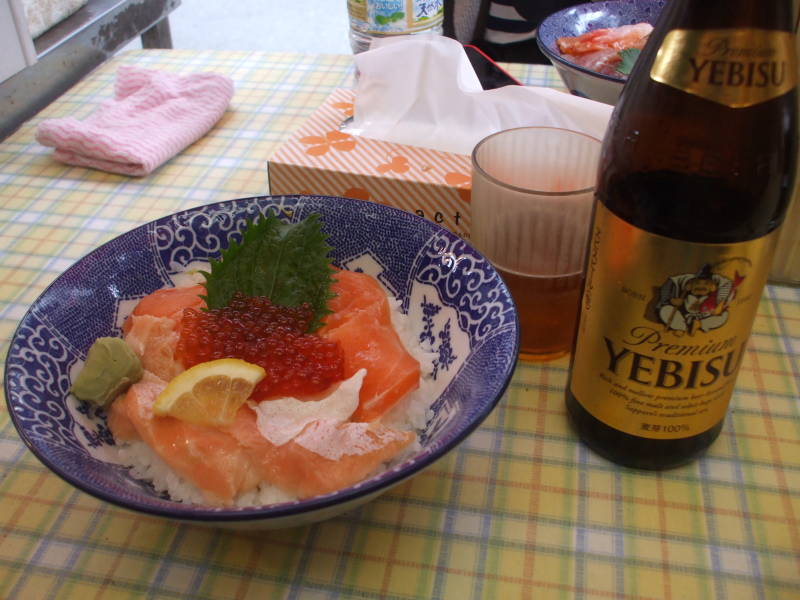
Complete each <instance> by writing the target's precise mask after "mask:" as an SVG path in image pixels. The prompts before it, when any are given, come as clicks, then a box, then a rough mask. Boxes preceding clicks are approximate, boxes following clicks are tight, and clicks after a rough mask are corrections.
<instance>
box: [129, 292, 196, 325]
mask: <svg viewBox="0 0 800 600" xmlns="http://www.w3.org/2000/svg"><path fill="white" fill-rule="evenodd" d="M205 293H206V288H205V286H203V285H199V284H198V285H191V286H186V287H175V288H162V289H160V290H156V291H155V292H153V293H151V294H148V295H147V296H145V297H144V298H142V299H141V300H139V303H138V304H137V305H136V307H135V308H134V309H133V315H134V316H137V317H138V316H142V315H150V316H151V317H166V318H169V319H172V320H173V321H176V322H180V320H181V317H182V316H183V310H184V309H185V308H195V309H198V310H199V309H201V308H205V306H206V302H205V300H203V299H202V298H201V297H200V296H201V295H202V294H205ZM129 320H130V319H128V321H129ZM128 321H125V325H124V326H123V331H126V332H127V330H128V328H129V327H130V325H129V324H128Z"/></svg>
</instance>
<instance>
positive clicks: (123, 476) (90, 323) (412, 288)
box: [5, 196, 518, 528]
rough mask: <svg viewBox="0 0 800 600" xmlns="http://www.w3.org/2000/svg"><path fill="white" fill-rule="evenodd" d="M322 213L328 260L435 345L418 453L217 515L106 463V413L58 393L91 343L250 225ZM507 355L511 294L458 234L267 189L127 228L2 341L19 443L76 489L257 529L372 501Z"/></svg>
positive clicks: (498, 376) (436, 444)
mask: <svg viewBox="0 0 800 600" xmlns="http://www.w3.org/2000/svg"><path fill="white" fill-rule="evenodd" d="M268 213H273V214H276V215H278V216H279V217H280V218H281V219H283V220H285V221H290V222H295V221H299V220H302V219H303V218H305V217H306V216H308V215H309V214H311V213H319V214H320V215H321V216H322V221H323V223H324V230H325V231H326V233H328V234H329V236H330V237H329V243H330V244H331V245H332V246H333V247H334V248H335V250H334V251H333V253H332V256H333V260H334V263H335V264H336V265H337V266H339V267H341V268H344V269H350V270H361V271H364V272H367V273H369V274H370V275H373V276H374V277H376V278H377V279H378V280H379V281H380V282H381V283H382V284H383V285H384V287H385V288H386V289H387V290H388V291H389V292H391V293H392V294H394V295H395V296H396V297H397V298H398V299H399V300H401V302H402V310H403V311H404V312H406V313H407V314H408V315H409V316H410V317H411V321H412V323H413V324H414V332H415V334H416V335H418V336H419V339H420V340H421V341H427V342H428V343H430V344H431V345H432V346H433V348H434V350H435V352H436V359H435V360H434V361H433V369H432V372H431V373H429V375H430V376H431V377H432V378H433V380H434V382H435V391H436V394H437V399H436V401H435V403H434V404H433V407H432V409H433V416H432V417H431V418H430V419H429V420H428V423H427V427H426V429H425V431H424V433H423V435H422V436H421V444H422V450H421V451H420V452H419V453H418V454H417V455H415V456H413V457H411V458H409V459H407V460H406V461H405V462H403V463H402V464H400V465H398V466H396V467H394V468H392V469H390V470H388V471H386V472H384V473H381V474H380V475H377V476H375V477H373V478H370V479H368V480H366V481H363V482H361V483H359V484H358V485H356V486H353V487H350V488H347V489H344V490H340V491H338V492H335V493H333V494H328V495H325V496H320V497H317V498H313V499H309V500H304V501H297V502H288V503H283V504H277V505H271V506H266V507H249V508H230V509H227V508H226V509H217V508H209V507H201V506H194V505H188V504H181V503H176V502H172V501H170V500H168V499H166V498H164V497H162V496H160V495H159V494H157V493H156V492H155V491H154V490H153V488H152V487H151V486H149V485H148V484H146V483H143V482H141V481H138V480H136V479H134V478H133V477H132V476H131V475H130V474H129V472H128V469H127V468H125V467H123V466H121V465H118V464H115V463H114V461H113V460H112V458H111V457H112V456H113V449H114V448H113V445H114V441H113V438H112V437H111V435H110V432H109V430H108V428H107V425H106V421H105V415H104V413H103V411H100V410H96V409H92V408H89V407H88V406H87V405H85V404H83V403H81V402H79V401H77V400H76V399H75V398H74V397H73V396H71V395H70V393H69V388H70V382H71V380H72V377H73V376H74V375H75V374H76V373H77V371H78V369H79V368H80V366H81V365H82V364H83V361H84V359H85V357H86V353H87V351H88V349H89V346H90V345H91V343H92V342H93V341H94V339H95V338H97V337H99V336H107V335H121V325H122V322H123V321H124V318H125V316H127V314H128V312H129V311H130V309H131V307H132V305H133V304H134V303H135V301H136V299H138V298H141V297H142V296H144V295H145V294H147V293H149V292H151V291H153V290H155V289H157V288H160V287H163V286H165V285H170V284H171V281H172V276H173V275H175V274H176V273H177V272H179V271H181V270H182V269H183V267H184V266H185V265H187V264H188V263H190V262H191V261H195V260H205V259H208V258H209V257H217V256H219V253H220V251H221V250H222V249H223V248H225V247H227V245H228V243H229V240H230V239H238V236H239V232H240V231H241V230H242V229H243V228H244V225H245V223H246V221H247V219H253V218H256V217H258V216H259V215H265V214H268ZM517 352H518V320H517V314H516V309H515V307H514V304H513V301H512V299H511V296H510V294H509V292H508V290H507V288H506V286H505V284H504V283H503V282H502V280H501V279H500V277H499V276H498V275H497V273H496V272H495V270H494V269H493V268H492V266H491V264H490V263H489V261H488V260H486V259H485V258H484V257H483V256H481V255H480V254H479V253H478V252H477V251H476V250H475V249H474V248H472V247H471V246H470V245H469V244H468V243H466V242H465V241H463V240H462V239H461V238H459V237H457V236H455V235H453V234H451V233H449V232H448V231H446V230H444V229H442V228H441V227H439V226H437V225H435V224H433V223H430V222H429V221H426V220H424V219H422V218H420V217H417V216H415V215H412V214H409V213H406V212H403V211H400V210H397V209H394V208H390V207H386V206H382V205H378V204H374V203H369V202H362V201H359V200H351V199H346V198H333V197H324V196H273V197H269V196H267V197H257V198H246V199H240V200H232V201H227V202H221V203H218V204H211V205H208V206H203V207H200V208H195V209H191V210H187V211H184V212H180V213H177V214H174V215H171V216H168V217H164V218H162V219H159V220H157V221H154V222H152V223H149V224H147V225H143V226H141V227H139V228H137V229H134V230H132V231H130V232H128V233H126V234H124V235H121V236H119V237H118V238H116V239H114V240H112V241H110V242H108V243H106V244H105V245H103V246H101V247H100V248H98V249H96V250H94V251H93V252H91V253H90V254H88V255H87V256H85V257H84V258H83V259H81V260H79V261H78V262H77V263H75V264H74V265H73V266H72V267H70V268H69V269H68V270H67V271H66V272H64V273H63V274H62V275H61V276H60V277H58V278H57V279H56V280H55V282H53V284H52V285H51V286H50V287H49V288H48V289H47V290H46V291H45V292H44V293H43V294H42V295H41V296H40V297H39V298H38V299H37V300H36V301H35V302H34V304H33V305H32V306H31V308H30V309H29V311H28V312H27V314H26V315H25V316H24V317H23V319H22V321H21V322H20V324H19V327H18V329H17V331H16V333H15V335H14V337H13V339H12V342H11V346H10V349H9V352H8V358H7V362H6V373H5V393H6V400H7V403H8V409H9V413H10V414H11V417H12V420H13V422H14V424H15V426H16V427H17V430H18V432H19V435H20V437H21V438H22V440H23V441H24V442H25V443H26V444H27V446H28V447H29V448H30V449H31V450H32V451H33V453H34V454H35V455H36V456H37V457H38V458H39V459H40V460H41V461H42V462H43V463H44V464H45V465H46V466H47V467H49V468H50V469H51V470H52V471H53V472H55V473H56V474H57V475H59V476H61V477H62V478H64V479H65V480H66V481H68V482H69V483H71V484H73V485H74V486H76V487H77V488H79V489H81V490H83V491H84V492H87V493H89V494H91V495H93V496H95V497H97V498H100V499H103V500H106V501H108V502H111V503H114V504H116V505H119V506H122V507H125V508H128V509H131V510H136V511H141V512H144V513H148V514H153V515H158V516H162V517H167V518H172V519H176V520H187V521H195V522H206V523H211V524H216V525H229V526H235V525H236V524H240V525H246V526H253V525H257V526H259V527H264V528H272V527H286V526H294V525H298V524H302V523H305V522H311V521H315V520H320V519H324V518H328V517H330V516H333V515H335V514H337V513H339V512H342V511H344V510H348V509H350V508H353V507H355V506H357V505H358V504H361V503H363V502H366V501H367V500H370V499H371V498H373V497H375V496H377V495H378V494H380V493H382V492H383V491H385V490H386V489H388V488H389V487H391V486H393V485H395V484H397V483H399V482H400V481H402V480H404V479H406V478H408V477H409V476H411V475H414V474H415V473H417V472H418V471H420V470H421V469H423V468H424V467H426V466H428V465H430V464H431V463H433V462H434V461H436V460H437V459H439V458H441V457H442V456H443V455H444V454H446V453H447V452H448V451H450V450H451V449H453V448H454V447H455V446H457V445H458V444H459V443H460V442H461V441H462V440H463V439H464V438H465V437H466V436H467V435H469V433H470V432H471V431H472V430H474V429H475V428H476V427H477V426H478V425H479V424H480V423H481V422H482V421H483V420H484V419H485V418H486V416H487V415H488V414H489V413H490V412H491V410H492V409H493V408H494V406H495V405H496V404H497V402H498V401H499V399H500V397H501V395H502V394H503V392H504V390H505V388H506V386H507V385H508V383H509V381H510V378H511V375H512V372H513V370H514V367H515V364H516V358H517Z"/></svg>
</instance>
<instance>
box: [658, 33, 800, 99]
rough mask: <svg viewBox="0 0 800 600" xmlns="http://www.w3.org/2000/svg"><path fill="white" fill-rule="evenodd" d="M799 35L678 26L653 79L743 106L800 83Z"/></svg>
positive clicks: (661, 51)
mask: <svg viewBox="0 0 800 600" xmlns="http://www.w3.org/2000/svg"><path fill="white" fill-rule="evenodd" d="M795 43H796V42H795V36H794V34H793V33H790V32H788V31H774V30H769V29H711V30H708V29H705V30H688V29H673V30H672V31H670V32H669V33H668V34H667V35H666V36H665V37H664V41H663V42H662V44H661V47H660V48H659V49H658V54H657V55H656V59H655V61H654V62H653V66H652V67H651V69H650V77H651V79H653V80H655V81H658V82H660V83H664V84H666V85H669V86H671V87H674V88H677V89H679V90H682V91H684V92H687V93H689V94H694V95H696V96H700V97H701V98H705V99H706V100H712V101H713V102H717V103H719V104H724V105H725V106H729V107H731V108H744V107H747V106H752V105H754V104H759V103H761V102H766V101H767V100H771V99H772V98H777V97H778V96H782V95H783V94H785V93H786V92H788V91H790V90H791V89H792V88H794V87H795V86H796V85H797V77H798V75H797V53H796V51H795Z"/></svg>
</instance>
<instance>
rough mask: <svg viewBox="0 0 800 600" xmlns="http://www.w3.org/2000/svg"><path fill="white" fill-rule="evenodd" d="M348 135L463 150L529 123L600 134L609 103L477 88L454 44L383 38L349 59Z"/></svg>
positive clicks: (512, 88) (540, 91)
mask: <svg viewBox="0 0 800 600" xmlns="http://www.w3.org/2000/svg"><path fill="white" fill-rule="evenodd" d="M355 60H356V66H357V68H358V71H359V79H358V83H357V85H356V102H355V114H354V117H353V123H352V125H351V126H350V127H349V128H348V129H347V130H346V131H347V132H348V133H350V134H353V135H360V136H363V137H369V138H375V139H380V140H385V141H388V142H395V143H399V144H407V145H411V146H422V147H425V148H433V149H435V150H442V151H445V152H455V153H458V154H471V153H472V149H473V148H474V147H475V144H477V143H478V142H479V141H480V140H482V139H483V138H484V137H486V136H487V135H490V134H492V133H495V132H497V131H502V130H503V129H511V128H513V127H524V126H531V125H536V126H540V127H562V128H565V129H572V130H575V131H581V132H583V133H586V134H587V135H591V136H593V137H596V138H598V139H602V138H603V134H604V133H605V130H606V126H607V125H608V119H609V117H610V116H611V111H612V109H613V107H612V106H610V105H608V104H603V103H601V102H595V101H593V100H587V99H585V98H579V97H577V96H572V95H570V94H566V93H564V92H561V91H558V90H553V89H548V88H543V87H532V86H518V85H509V86H505V87H502V88H498V89H495V90H483V88H482V87H481V84H480V81H479V80H478V77H477V75H475V71H474V70H473V68H472V65H471V64H470V62H469V58H468V57H467V55H466V53H465V52H464V48H463V47H462V45H461V44H460V43H459V42H457V41H456V40H453V39H451V38H447V37H443V36H434V35H430V36H429V35H413V36H400V37H386V38H383V39H380V40H376V41H374V42H373V44H372V49H371V50H369V51H367V52H363V53H361V54H357V55H356V56H355Z"/></svg>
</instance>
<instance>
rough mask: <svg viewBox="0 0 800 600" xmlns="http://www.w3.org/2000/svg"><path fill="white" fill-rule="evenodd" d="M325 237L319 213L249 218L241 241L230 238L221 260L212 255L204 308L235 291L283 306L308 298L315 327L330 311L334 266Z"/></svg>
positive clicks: (216, 304) (223, 301) (311, 328)
mask: <svg viewBox="0 0 800 600" xmlns="http://www.w3.org/2000/svg"><path fill="white" fill-rule="evenodd" d="M327 237H328V236H327V235H325V234H324V233H323V232H322V224H321V222H320V219H319V215H318V214H312V215H309V216H308V217H306V218H305V219H304V220H302V221H300V222H299V223H283V222H282V221H281V220H280V219H278V218H277V217H276V216H275V215H269V216H267V217H266V218H264V219H261V220H259V221H258V222H253V221H248V222H247V226H246V227H245V230H244V233H243V234H242V241H241V243H237V242H236V241H233V242H232V243H231V245H230V246H229V247H228V249H227V250H223V252H222V256H221V259H220V260H213V259H212V260H211V272H210V273H206V274H205V278H206V296H205V300H206V304H207V305H208V308H210V309H213V308H222V307H223V306H226V305H227V304H228V302H229V301H230V299H231V297H232V296H233V294H234V293H236V292H241V293H243V294H245V295H247V296H267V297H268V298H269V299H270V301H271V302H272V303H273V304H278V305H281V306H298V305H300V304H302V303H303V302H308V303H309V304H310V305H311V307H312V310H313V312H314V318H313V320H312V322H311V325H310V326H309V331H315V330H316V329H318V328H319V327H320V326H321V325H322V319H323V318H324V317H325V315H327V314H328V313H330V312H331V311H330V310H329V309H328V301H329V300H330V299H331V297H332V296H333V292H332V291H331V285H332V283H333V278H332V274H333V272H334V269H333V268H332V267H331V261H330V258H329V257H328V254H329V252H330V251H331V246H329V245H328V243H327Z"/></svg>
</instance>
